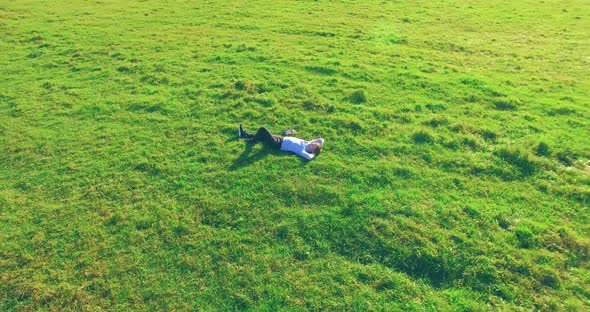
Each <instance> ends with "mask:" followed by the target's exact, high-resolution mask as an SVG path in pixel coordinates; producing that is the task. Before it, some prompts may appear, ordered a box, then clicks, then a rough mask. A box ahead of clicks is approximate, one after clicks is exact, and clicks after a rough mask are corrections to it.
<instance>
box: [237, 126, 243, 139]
mask: <svg viewBox="0 0 590 312" xmlns="http://www.w3.org/2000/svg"><path fill="white" fill-rule="evenodd" d="M243 137H244V128H242V124H240V127H239V128H238V138H243Z"/></svg>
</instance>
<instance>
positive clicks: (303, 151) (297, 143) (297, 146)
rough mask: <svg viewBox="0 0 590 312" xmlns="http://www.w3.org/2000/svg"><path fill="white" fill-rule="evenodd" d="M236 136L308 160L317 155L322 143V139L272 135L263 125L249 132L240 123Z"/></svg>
mask: <svg viewBox="0 0 590 312" xmlns="http://www.w3.org/2000/svg"><path fill="white" fill-rule="evenodd" d="M238 136H239V137H240V138H241V139H246V142H248V143H257V142H260V143H262V144H264V145H266V146H269V147H271V148H274V149H279V150H281V151H287V152H292V153H295V154H297V155H299V156H301V157H303V158H305V159H308V160H309V159H312V158H314V157H315V156H316V155H318V154H319V153H320V152H321V151H322V145H324V139H315V140H313V141H305V140H302V139H298V138H295V137H289V136H287V137H282V136H278V135H273V134H272V133H270V131H269V130H268V129H266V128H265V127H261V128H260V129H258V131H257V132H256V134H251V133H248V132H246V131H244V128H243V127H242V124H240V127H239V129H238Z"/></svg>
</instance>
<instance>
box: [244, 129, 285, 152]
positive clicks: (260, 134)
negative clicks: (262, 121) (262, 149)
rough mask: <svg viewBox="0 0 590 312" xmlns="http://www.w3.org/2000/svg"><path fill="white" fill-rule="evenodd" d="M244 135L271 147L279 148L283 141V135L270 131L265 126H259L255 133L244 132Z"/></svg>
mask: <svg viewBox="0 0 590 312" xmlns="http://www.w3.org/2000/svg"><path fill="white" fill-rule="evenodd" d="M246 136H247V137H248V138H250V139H251V140H252V141H253V142H260V143H262V144H264V145H267V146H270V147H272V148H276V149H280V148H281V144H282V143H283V137H282V136H278V135H274V134H272V133H270V131H269V130H268V129H266V128H265V127H261V128H260V129H258V131H256V134H250V133H246Z"/></svg>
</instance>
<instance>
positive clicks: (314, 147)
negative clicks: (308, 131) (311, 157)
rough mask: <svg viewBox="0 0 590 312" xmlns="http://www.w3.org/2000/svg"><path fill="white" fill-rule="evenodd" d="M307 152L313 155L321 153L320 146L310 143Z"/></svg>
mask: <svg viewBox="0 0 590 312" xmlns="http://www.w3.org/2000/svg"><path fill="white" fill-rule="evenodd" d="M309 150H310V151H311V152H312V153H314V154H316V155H317V154H319V153H321V152H322V145H321V144H320V143H315V142H314V143H310V144H309Z"/></svg>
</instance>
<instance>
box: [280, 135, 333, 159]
mask: <svg viewBox="0 0 590 312" xmlns="http://www.w3.org/2000/svg"><path fill="white" fill-rule="evenodd" d="M310 143H319V144H320V145H324V139H315V140H313V141H305V140H302V139H298V138H294V137H284V138H283V143H281V151H287V152H292V153H295V154H297V155H299V156H301V157H303V158H305V159H312V158H314V157H315V154H314V153H312V152H311V151H310V150H309V144H310Z"/></svg>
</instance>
